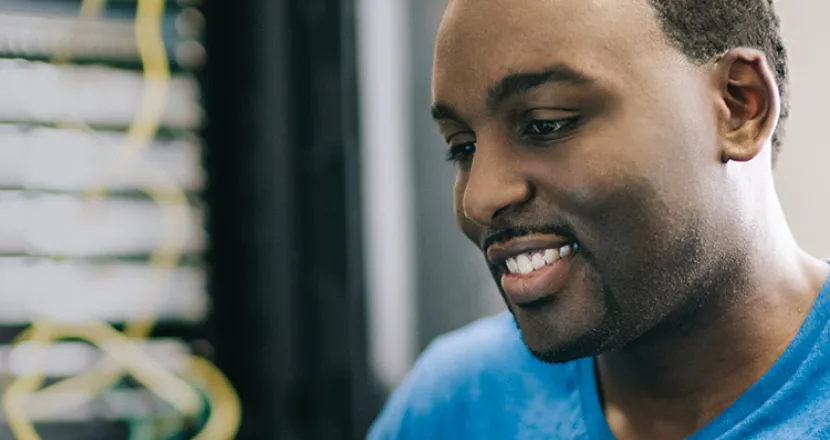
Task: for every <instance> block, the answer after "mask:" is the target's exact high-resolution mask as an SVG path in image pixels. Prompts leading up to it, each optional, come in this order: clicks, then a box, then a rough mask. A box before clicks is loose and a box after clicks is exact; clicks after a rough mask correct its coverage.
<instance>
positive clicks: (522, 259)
mask: <svg viewBox="0 0 830 440" xmlns="http://www.w3.org/2000/svg"><path fill="white" fill-rule="evenodd" d="M516 261H517V262H518V263H519V272H521V273H522V274H529V273H530V272H533V263H531V262H530V258H529V257H528V255H527V254H521V255H519V256H518V257H516Z"/></svg>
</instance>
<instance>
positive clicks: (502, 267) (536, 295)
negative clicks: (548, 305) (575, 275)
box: [487, 235, 580, 307]
mask: <svg viewBox="0 0 830 440" xmlns="http://www.w3.org/2000/svg"><path fill="white" fill-rule="evenodd" d="M579 248H580V245H579V243H578V242H577V241H576V240H574V239H570V238H568V237H564V236H561V235H534V236H525V237H520V238H516V239H513V240H510V241H508V242H506V243H504V244H494V245H492V246H490V248H489V249H488V250H487V257H488V259H489V260H490V262H491V264H493V265H495V266H496V267H498V268H499V271H500V272H501V274H502V275H501V285H502V289H503V290H504V292H505V294H506V295H507V296H508V297H509V299H510V301H511V302H513V303H514V304H515V305H517V306H519V307H530V306H532V305H534V304H538V303H539V302H541V301H542V300H544V299H546V298H548V297H551V296H553V295H555V294H556V293H557V292H559V291H561V290H562V288H563V287H564V285H565V282H566V281H567V278H568V273H569V272H570V267H571V265H572V261H573V259H574V257H576V256H577V255H578V254H579Z"/></svg>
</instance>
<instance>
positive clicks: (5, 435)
mask: <svg viewBox="0 0 830 440" xmlns="http://www.w3.org/2000/svg"><path fill="white" fill-rule="evenodd" d="M445 5H446V0H234V1H219V0H167V1H164V0H108V1H102V0H85V1H83V2H82V1H80V0H0V375H2V377H0V386H2V389H3V399H2V407H3V411H2V414H0V440H4V439H23V440H34V439H39V438H43V439H59V440H68V439H146V440H152V439H188V438H199V439H225V438H240V439H360V438H363V437H364V436H365V434H366V431H367V429H368V427H369V424H370V423H371V421H372V420H373V418H374V417H375V416H376V415H377V413H378V411H379V410H380V408H381V406H382V405H383V403H384V401H385V399H386V397H387V396H388V394H389V392H390V391H391V390H392V389H393V388H394V387H395V386H396V385H397V384H398V383H399V382H400V380H401V379H402V378H403V377H404V375H405V374H406V372H407V371H408V369H409V368H410V367H411V365H412V363H413V362H414V360H415V359H416V358H417V356H418V354H419V353H420V352H421V351H422V350H423V349H424V348H425V347H426V346H427V345H428V344H429V342H430V341H431V340H432V339H433V338H435V337H436V336H438V335H440V334H442V333H445V332H447V331H450V330H452V329H455V328H458V327H460V326H462V325H464V324H466V323H469V322H471V321H473V320H475V319H477V318H479V317H482V316H486V315H490V314H495V313H498V312H500V311H501V310H502V309H503V304H502V302H501V299H500V298H499V295H498V293H497V291H496V288H495V285H494V284H493V282H492V280H491V278H490V276H489V274H488V273H487V271H486V268H485V266H484V264H482V261H481V258H482V257H481V256H480V254H479V252H478V251H477V250H476V249H475V248H474V247H473V246H472V245H470V244H468V243H467V241H466V239H465V238H463V236H462V235H461V233H460V232H459V231H458V230H457V227H456V225H455V220H454V216H453V212H452V191H451V187H452V183H453V180H454V171H453V169H452V167H451V166H450V165H449V164H446V163H444V161H443V148H444V146H443V143H442V141H441V139H440V138H439V136H438V135H437V133H436V131H435V129H434V128H433V124H432V121H431V118H430V115H429V111H428V109H429V105H430V74H431V63H432V46H433V41H434V34H435V31H436V29H437V26H438V23H439V20H440V18H441V14H442V12H443V8H444V6H445ZM778 9H779V12H780V14H781V16H782V20H783V28H784V34H785V38H786V40H787V42H788V47H789V50H790V57H791V70H792V84H793V86H792V117H791V120H790V122H789V126H788V130H787V131H788V135H787V139H786V142H785V146H784V151H783V154H782V156H781V161H780V164H779V167H778V169H777V171H776V172H777V176H778V177H777V179H778V186H779V191H780V194H781V197H782V201H783V203H784V207H785V210H786V211H787V214H788V217H789V220H790V222H791V225H792V227H793V228H794V232H795V234H796V237H797V239H798V240H799V241H800V242H801V244H802V245H803V246H804V247H805V248H806V249H807V250H808V251H809V252H811V253H813V254H814V255H817V256H824V257H830V232H828V231H827V230H826V228H825V227H824V223H825V219H827V218H830V203H827V202H826V201H827V200H830V189H828V187H827V184H826V179H825V178H824V176H825V174H826V172H825V168H826V166H827V164H830V148H828V145H830V132H828V131H827V130H824V129H823V124H824V118H825V116H826V111H825V107H826V104H825V103H826V102H828V101H830V82H828V81H827V80H826V78H827V71H828V70H829V69H830V61H828V59H827V58H826V53H825V52H826V47H827V45H828V44H829V43H830V28H828V27H827V26H826V25H825V23H826V20H827V18H828V17H830V3H828V2H824V1H819V0H782V1H781V2H779V5H778Z"/></svg>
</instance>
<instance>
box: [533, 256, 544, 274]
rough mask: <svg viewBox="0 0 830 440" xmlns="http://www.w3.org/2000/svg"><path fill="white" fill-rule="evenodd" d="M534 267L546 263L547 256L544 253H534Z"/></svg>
mask: <svg viewBox="0 0 830 440" xmlns="http://www.w3.org/2000/svg"><path fill="white" fill-rule="evenodd" d="M532 262H533V269H534V270H536V269H539V268H540V267H542V266H544V265H545V264H547V263H545V257H543V256H542V254H533V260H532Z"/></svg>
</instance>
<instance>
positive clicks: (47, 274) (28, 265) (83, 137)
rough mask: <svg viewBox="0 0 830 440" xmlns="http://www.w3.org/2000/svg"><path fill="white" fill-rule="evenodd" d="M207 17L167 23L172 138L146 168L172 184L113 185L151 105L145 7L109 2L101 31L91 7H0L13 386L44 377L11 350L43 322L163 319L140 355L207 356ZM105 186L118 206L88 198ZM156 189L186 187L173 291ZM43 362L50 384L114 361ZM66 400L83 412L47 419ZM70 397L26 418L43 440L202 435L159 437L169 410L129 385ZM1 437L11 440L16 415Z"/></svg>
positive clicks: (177, 7) (4, 259)
mask: <svg viewBox="0 0 830 440" xmlns="http://www.w3.org/2000/svg"><path fill="white" fill-rule="evenodd" d="M198 6H199V5H198V2H194V1H178V2H168V3H167V5H166V10H165V12H164V15H163V18H162V24H161V28H162V34H163V44H164V46H165V51H166V53H167V55H168V60H167V61H168V62H169V64H170V68H171V69H172V81H171V82H170V84H169V88H168V96H167V100H166V105H165V108H164V111H163V116H162V118H161V121H160V125H161V129H160V131H159V135H158V136H156V137H155V139H154V140H153V141H152V142H151V143H150V145H149V146H148V147H147V149H146V151H145V152H144V154H142V155H141V159H142V160H143V161H145V162H146V163H149V164H151V165H152V168H153V169H156V170H160V173H159V174H161V175H164V176H166V178H167V180H164V181H162V180H158V179H157V178H155V177H151V176H150V175H145V174H142V173H141V172H138V171H137V169H135V168H133V167H132V166H126V167H125V168H123V169H121V170H120V171H121V172H117V173H115V174H114V175H111V176H108V175H106V172H102V171H104V170H106V169H107V168H108V166H110V165H112V162H113V158H114V156H116V155H117V151H118V150H119V149H120V148H121V147H122V146H123V145H122V144H123V141H124V138H125V132H126V131H127V130H128V127H129V126H130V125H131V123H132V122H133V119H134V116H135V113H136V110H137V108H138V107H140V102H141V91H142V75H141V67H142V65H141V60H140V57H139V48H138V46H137V44H136V41H135V37H134V23H133V21H134V19H135V14H136V1H135V0H132V1H128V0H111V1H109V2H106V4H105V7H104V8H103V10H102V12H101V19H100V20H90V21H83V20H78V17H77V16H78V13H79V10H80V7H81V2H80V1H75V0H5V1H2V2H0V81H2V82H3V87H2V89H0V101H2V102H0V218H2V220H0V278H2V280H3V281H2V282H0V301H2V312H0V344H2V345H0V360H2V368H1V369H2V373H3V376H4V379H6V381H5V382H4V384H3V386H4V390H5V389H6V387H8V386H9V385H10V383H11V382H10V381H9V379H10V377H11V378H13V377H14V376H20V375H23V374H26V373H27V372H29V371H31V370H33V369H37V368H38V367H37V366H35V365H34V364H35V363H36V362H35V361H34V359H36V358H37V357H38V356H37V355H36V354H35V353H34V352H33V349H32V348H33V347H25V346H24V347H22V348H17V349H15V350H12V348H11V346H10V345H9V344H10V343H11V342H12V339H13V338H14V337H15V336H17V335H19V334H20V333H21V332H22V331H23V330H24V329H25V328H27V326H28V325H29V324H30V323H31V322H32V321H34V320H36V319H41V318H47V319H50V320H54V321H61V322H73V323H79V324H83V323H86V322H90V321H106V322H109V323H111V324H112V325H113V326H115V327H116V328H118V329H123V328H124V324H125V323H126V322H128V321H132V320H134V319H136V318H138V317H143V316H144V315H145V314H151V315H157V316H158V317H159V319H160V322H159V324H158V325H157V326H156V327H155V329H154V331H153V332H152V334H151V335H150V336H151V337H150V339H148V340H147V341H146V342H143V343H141V344H140V346H141V347H142V349H144V350H146V352H147V353H149V355H150V356H151V357H152V358H154V359H155V360H156V361H157V362H159V363H160V364H161V365H162V366H164V367H166V368H168V369H170V370H172V371H177V369H179V368H181V364H182V362H183V360H184V359H185V358H186V357H187V356H189V355H190V354H192V353H197V354H199V353H201V354H204V355H206V356H209V355H210V352H211V349H210V344H209V342H208V341H206V339H205V338H206V331H205V326H204V325H205V321H206V319H207V318H208V315H209V314H210V309H211V306H210V298H209V294H208V284H207V281H208V267H207V266H206V264H205V257H204V254H205V252H206V249H207V247H208V245H209V236H208V234H207V233H206V231H205V228H204V222H205V215H206V214H207V209H206V208H207V207H206V206H205V204H204V202H203V197H202V191H203V190H204V186H205V184H206V175H205V172H204V169H203V166H202V152H203V148H204V145H203V142H202V138H201V126H202V124H203V119H204V109H203V105H202V101H201V85H200V82H199V81H198V72H199V70H200V69H201V67H202V65H203V64H204V61H205V56H206V53H205V51H204V46H203V44H202V41H201V40H202V32H203V28H204V16H203V14H202V13H201V11H200V10H199V8H198ZM115 162H118V161H117V160H115ZM101 184H103V185H105V186H106V187H107V190H108V191H107V193H106V197H104V198H103V199H101V198H96V200H95V201H93V202H91V201H87V200H85V199H84V195H85V194H87V193H88V192H89V191H90V190H92V189H94V188H96V187H97V186H99V185H101ZM145 186H152V187H154V188H156V189H159V190H160V191H162V192H163V191H164V190H166V189H170V188H172V187H176V188H180V189H183V190H184V192H185V194H186V199H187V203H188V205H189V207H190V209H191V211H192V212H193V215H192V216H191V217H189V220H188V221H187V222H186V224H184V225H183V228H182V229H181V230H180V231H179V235H180V237H179V238H183V243H184V244H183V246H184V247H183V249H182V252H183V254H184V256H183V258H182V260H181V263H180V264H179V265H177V266H176V267H175V269H173V270H172V276H171V278H170V279H169V280H167V281H169V283H168V282H164V283H159V284H156V282H157V281H158V280H159V279H160V278H165V279H166V275H167V274H169V273H170V272H166V270H162V271H160V270H159V269H157V268H154V267H151V266H150V264H149V260H150V258H151V254H152V253H153V252H154V250H155V248H156V247H157V245H158V243H159V238H160V236H161V234H162V233H163V231H162V230H161V227H160V226H159V225H160V224H161V223H162V220H163V219H162V217H163V213H162V212H161V210H160V209H159V208H158V207H157V206H156V205H154V204H153V203H151V201H150V199H149V198H148V197H147V196H146V195H145V194H143V193H142V191H141V189H142V188H143V187H145ZM91 205H95V206H91ZM161 272H165V274H161ZM162 286H163V287H162ZM154 294H160V295H163V297H166V299H164V300H163V301H162V302H161V304H160V307H159V308H158V310H148V308H149V307H151V305H152V302H153V301H152V300H151V299H150V295H154ZM45 359H46V362H45V364H44V365H45V374H46V385H49V384H52V383H55V382H57V381H60V380H62V379H65V378H66V377H68V376H73V375H76V374H81V373H83V372H85V371H89V370H90V369H91V368H93V367H94V366H95V365H96V363H97V362H99V361H100V360H101V359H102V355H101V352H100V351H99V350H97V349H95V348H93V346H91V345H88V344H86V343H83V342H80V341H79V340H75V339H73V338H71V337H70V338H64V339H63V340H62V341H61V342H58V343H55V344H53V345H51V346H50V347H49V348H48V350H47V351H46V357H45ZM64 398H66V399H70V400H68V401H69V402H70V404H69V405H66V408H63V409H62V410H60V411H56V412H48V411H47V412H44V411H42V409H43V408H44V407H46V406H48V404H52V403H55V400H60V399H64ZM60 399H56V398H55V397H50V398H48V399H45V400H44V399H41V400H37V399H35V401H34V402H33V403H32V404H31V405H29V409H30V410H31V411H30V414H29V418H30V419H33V420H34V421H35V422H36V423H35V426H36V428H37V429H38V434H39V435H40V436H41V438H43V439H74V438H83V439H96V438H101V439H119V438H147V436H149V437H151V438H187V435H188V434H187V432H189V431H194V430H198V426H185V425H184V424H181V425H180V424H179V422H182V423H183V422H184V421H183V420H178V421H174V422H173V425H177V426H173V427H172V428H165V429H164V430H159V429H157V428H158V426H157V423H158V422H159V420H158V418H157V413H159V412H166V411H169V410H170V409H171V408H170V407H169V406H168V405H166V404H165V403H164V402H162V401H161V400H160V399H158V397H157V396H156V395H154V394H153V393H151V392H148V391H146V390H142V387H140V386H139V385H138V383H136V382H135V381H134V380H131V379H129V378H124V379H122V380H120V381H118V383H117V386H116V387H115V389H112V390H109V391H105V392H103V393H102V394H101V395H100V396H97V397H96V398H94V399H92V400H89V401H87V400H85V399H81V400H79V401H77V404H74V403H72V402H73V401H71V397H61V398H60ZM148 423H149V425H148ZM150 425H153V426H150ZM191 428H192V429H191ZM148 430H149V431H148ZM140 436H143V437H140ZM0 438H4V439H5V438H12V433H11V430H10V429H8V424H7V421H6V419H5V417H4V418H3V420H2V421H0Z"/></svg>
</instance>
